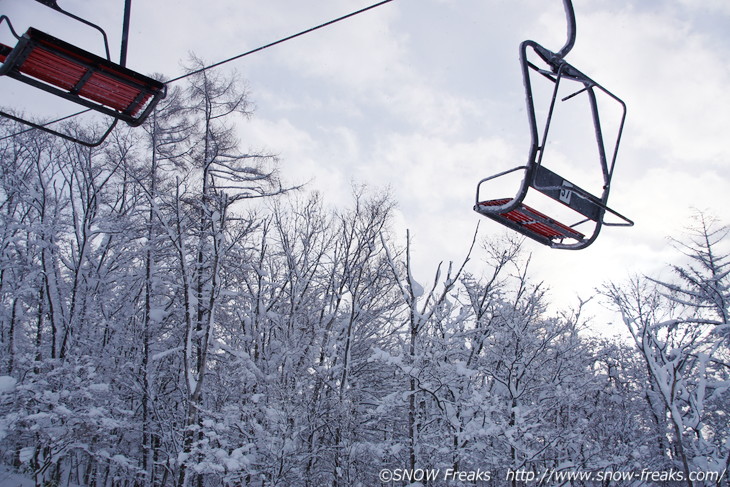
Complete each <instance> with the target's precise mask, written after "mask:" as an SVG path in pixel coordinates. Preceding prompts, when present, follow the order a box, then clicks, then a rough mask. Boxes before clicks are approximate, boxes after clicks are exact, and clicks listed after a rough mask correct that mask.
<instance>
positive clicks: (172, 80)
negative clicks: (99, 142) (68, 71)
mask: <svg viewBox="0 0 730 487" xmlns="http://www.w3.org/2000/svg"><path fill="white" fill-rule="evenodd" d="M393 1H394V0H382V1H380V2H377V3H374V4H372V5H369V6H367V7H364V8H361V9H359V10H356V11H354V12H350V13H349V14H346V15H343V16H341V17H337V18H336V19H332V20H329V21H327V22H324V23H322V24H319V25H316V26H314V27H310V28H308V29H305V30H303V31H301V32H297V33H296V34H292V35H289V36H286V37H282V38H281V39H278V40H276V41H274V42H269V43H268V44H264V45H262V46H259V47H257V48H255V49H251V50H249V51H246V52H243V53H241V54H237V55H235V56H232V57H229V58H227V59H224V60H222V61H218V62H215V63H213V64H209V65H207V66H204V67H202V68H200V69H196V70H194V71H190V72H189V73H185V74H183V75H180V76H178V77H177V78H173V79H171V80H168V81H166V82H165V84H167V85H169V84H171V83H175V82H177V81H180V80H182V79H185V78H188V77H190V76H194V75H196V74H199V73H202V72H204V71H208V70H209V69H213V68H217V67H218V66H221V65H223V64H226V63H230V62H231V61H236V60H238V59H241V58H243V57H246V56H249V55H251V54H254V53H257V52H260V51H263V50H265V49H269V48H271V47H274V46H277V45H279V44H283V43H284V42H287V41H290V40H292V39H296V38H297V37H301V36H303V35H306V34H309V33H311V32H314V31H317V30H320V29H323V28H325V27H329V26H331V25H333V24H336V23H338V22H342V21H343V20H347V19H349V18H352V17H355V16H357V15H360V14H362V13H365V12H367V11H369V10H372V9H375V8H377V7H380V6H382V5H385V4H386V3H390V2H393ZM89 111H91V109H90V108H89V109H86V110H82V111H80V112H76V113H73V114H71V115H66V116H64V117H61V118H58V119H56V120H52V121H50V122H46V123H44V124H41V125H40V126H41V127H46V126H48V125H52V124H54V123H58V122H61V121H63V120H67V119H69V118H73V117H76V116H78V115H82V114H84V113H86V112H89ZM31 130H33V129H32V128H30V129H26V130H23V131H21V132H17V133H14V134H12V135H6V136H4V137H0V140H5V139H8V138H11V137H15V136H17V135H20V134H24V133H25V132H29V131H31Z"/></svg>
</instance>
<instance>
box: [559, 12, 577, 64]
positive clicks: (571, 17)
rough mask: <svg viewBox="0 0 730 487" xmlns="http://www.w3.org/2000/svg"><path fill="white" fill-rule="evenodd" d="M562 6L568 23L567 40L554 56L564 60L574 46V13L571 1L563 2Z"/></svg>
mask: <svg viewBox="0 0 730 487" xmlns="http://www.w3.org/2000/svg"><path fill="white" fill-rule="evenodd" d="M563 6H564V7H565V17H566V20H567V21H568V40H567V41H566V42H565V45H564V46H563V47H562V48H561V49H560V50H559V51H558V52H556V53H555V54H556V55H557V56H558V57H559V58H564V57H565V56H566V55H567V54H568V53H569V52H570V50H571V49H573V45H574V44H575V30H576V26H575V11H574V10H573V1H572V0H563Z"/></svg>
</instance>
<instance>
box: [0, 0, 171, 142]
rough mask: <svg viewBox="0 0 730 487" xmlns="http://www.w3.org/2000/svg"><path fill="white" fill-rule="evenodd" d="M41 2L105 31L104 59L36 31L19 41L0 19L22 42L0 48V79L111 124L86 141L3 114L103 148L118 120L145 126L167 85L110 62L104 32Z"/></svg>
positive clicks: (52, 0) (4, 19)
mask: <svg viewBox="0 0 730 487" xmlns="http://www.w3.org/2000/svg"><path fill="white" fill-rule="evenodd" d="M39 1H41V0H39ZM41 3H43V4H45V5H48V6H50V7H52V8H54V9H55V10H58V11H59V12H61V13H63V14H64V15H67V16H69V17H71V18H73V19H75V20H78V21H80V22H83V23H85V24H87V25H89V26H91V27H93V28H95V29H97V30H98V31H99V32H101V34H102V36H103V38H104V46H105V49H106V59H105V58H103V57H100V56H97V55H96V54H93V53H90V52H88V51H85V50H83V49H80V48H78V47H76V46H74V45H72V44H69V43H67V42H65V41H62V40H60V39H57V38H56V37H54V36H52V35H49V34H46V33H44V32H42V31H40V30H37V29H34V28H32V27H31V28H29V29H28V31H27V32H26V33H25V34H24V35H22V36H19V35H18V34H17V33H16V32H15V29H13V26H12V24H11V23H10V19H9V18H8V17H7V16H5V15H2V16H0V25H1V24H2V23H3V22H6V23H7V25H8V28H9V29H10V32H11V33H12V35H13V36H14V37H15V38H16V39H17V41H18V42H17V44H16V45H15V47H12V48H11V47H10V46H6V45H3V44H0V62H2V66H0V76H2V75H6V76H9V77H11V78H14V79H16V80H18V81H22V82H23V83H26V84H28V85H31V86H33V87H35V88H39V89H41V90H43V91H46V92H49V93H52V94H54V95H57V96H60V97H61V98H64V99H66V100H70V101H72V102H74V103H77V104H79V105H82V106H84V107H86V108H89V109H91V110H95V111H97V112H100V113H102V114H104V115H108V116H109V117H112V122H111V124H110V126H109V127H108V128H107V129H106V131H105V132H104V133H103V134H102V135H101V137H99V138H98V139H97V140H92V141H88V140H81V139H79V138H77V137H74V136H72V135H69V134H66V133H62V132H59V131H57V130H53V129H51V128H49V127H47V126H45V125H41V124H38V123H35V122H32V121H29V120H26V119H23V118H21V117H19V116H16V115H13V114H9V113H6V112H3V111H0V115H2V116H4V117H7V118H10V119H13V120H15V121H17V122H20V123H23V124H25V125H29V126H31V127H34V128H37V129H40V130H44V131H46V132H49V133H51V134H53V135H57V136H59V137H62V138H64V139H67V140H71V141H73V142H77V143H80V144H83V145H86V146H89V147H94V146H98V145H99V144H101V143H102V142H103V141H104V140H105V139H106V137H107V136H108V135H109V133H111V131H112V130H113V128H114V126H115V125H116V123H117V121H119V120H122V121H124V122H126V123H127V124H129V125H130V126H133V127H136V126H138V125H140V124H142V123H143V122H144V121H145V119H146V118H147V117H148V116H149V114H150V113H151V112H152V110H154V108H155V106H156V105H157V103H158V102H159V101H160V100H161V99H162V98H164V97H165V95H166V87H165V84H164V83H161V82H160V81H157V80H154V79H152V78H149V77H147V76H144V75H142V74H139V73H137V72H135V71H132V70H131V69H128V68H126V67H124V66H122V65H119V64H116V63H114V62H112V61H111V60H110V56H109V44H108V42H107V37H106V33H105V32H104V30H103V29H101V27H99V26H97V25H95V24H92V23H91V22H88V21H86V20H84V19H81V18H79V17H77V16H75V15H73V14H70V13H69V12H66V11H64V10H62V9H61V8H60V7H58V5H57V4H56V3H55V0H46V1H41Z"/></svg>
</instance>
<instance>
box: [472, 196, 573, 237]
mask: <svg viewBox="0 0 730 487" xmlns="http://www.w3.org/2000/svg"><path fill="white" fill-rule="evenodd" d="M510 201H511V200H510V198H503V199H497V200H490V201H482V202H479V203H477V204H476V206H474V211H476V212H477V213H479V214H481V215H484V216H486V217H489V218H491V219H492V220H495V221H497V222H499V223H501V224H503V225H505V226H507V227H509V228H512V229H513V230H516V231H518V232H520V233H521V234H523V235H525V236H527V237H530V238H532V239H533V240H536V241H538V242H540V243H542V244H545V245H551V244H552V243H553V242H555V241H562V240H563V239H574V240H578V241H582V240H583V239H585V235H583V234H582V233H580V232H578V231H576V230H575V229H573V228H571V227H569V226H568V225H565V224H563V223H560V222H559V221H557V220H554V219H553V218H550V217H549V216H547V215H545V214H543V213H540V212H539V211H537V210H535V209H534V208H531V207H529V206H527V205H525V204H524V203H520V204H519V205H518V206H517V207H516V208H514V209H512V210H510V211H507V212H504V213H498V212H495V211H493V210H491V211H490V210H489V208H493V207H495V206H502V205H505V204H507V203H509V202H510Z"/></svg>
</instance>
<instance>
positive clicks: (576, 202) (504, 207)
mask: <svg viewBox="0 0 730 487" xmlns="http://www.w3.org/2000/svg"><path fill="white" fill-rule="evenodd" d="M563 5H564V8H565V12H566V18H567V22H568V39H567V42H566V43H565V45H564V46H563V47H562V48H561V49H560V50H559V51H558V52H552V51H550V50H549V49H546V48H545V47H543V46H541V45H540V44H538V43H537V42H535V41H531V40H526V41H524V42H522V43H521V44H520V64H521V67H522V76H523V83H524V86H525V93H526V103H527V113H528V120H529V125H530V136H531V143H530V152H529V156H528V161H527V164H525V165H523V166H517V167H514V168H512V169H509V170H506V171H502V172H500V173H498V174H495V175H493V176H489V177H487V178H484V179H482V180H481V181H479V183H478V184H477V190H476V203H475V205H474V211H476V212H477V213H479V214H481V215H484V216H486V217H488V218H491V219H493V220H495V221H497V222H499V223H501V224H503V225H505V226H507V227H508V228H511V229H513V230H515V231H517V232H519V233H521V234H523V235H525V236H527V237H529V238H531V239H533V240H535V241H537V242H539V243H541V244H544V245H547V246H549V247H551V248H557V249H569V250H578V249H583V248H586V247H588V246H589V245H590V244H592V243H593V242H594V241H595V240H596V238H597V237H598V234H599V232H600V230H601V227H602V226H603V225H606V226H632V225H633V224H634V222H633V221H631V220H630V219H628V218H626V217H625V216H623V215H621V214H620V213H618V212H616V211H614V210H612V209H611V208H609V207H608V206H607V203H608V194H609V190H610V186H611V179H612V177H613V170H614V165H615V163H616V156H617V153H618V147H619V143H620V141H621V135H622V132H623V128H624V122H625V119H626V104H625V103H624V102H623V101H622V100H621V99H620V98H618V97H617V96H615V95H614V94H612V93H611V92H610V91H608V90H607V89H605V88H604V87H603V86H601V85H600V84H598V83H597V82H595V81H594V80H592V79H591V78H589V77H588V76H586V75H585V74H584V73H582V72H581V71H579V70H578V69H576V68H575V67H574V66H572V65H570V64H569V63H568V62H567V61H565V59H564V57H565V56H566V55H567V54H568V52H570V50H571V49H572V48H573V45H574V44H575V37H576V22H575V12H574V10H573V5H572V1H571V0H563ZM530 52H531V53H533V57H534V54H536V55H537V56H538V58H539V59H541V60H542V61H543V62H544V63H545V65H546V68H548V69H544V68H541V67H539V66H538V65H537V64H535V63H534V62H532V61H531V60H530V58H529V57H528V54H529V53H530ZM533 74H534V75H540V76H542V77H544V78H546V79H548V80H549V81H551V82H552V83H554V87H553V93H552V99H551V101H550V105H549V109H548V113H547V118H546V120H545V124H544V127H543V132H542V134H539V127H538V123H537V116H536V111H535V102H534V99H533V90H532V80H531V75H533ZM562 80H572V81H575V82H578V83H579V84H581V85H582V88H581V89H579V90H578V91H576V92H575V93H573V94H571V95H569V96H567V97H565V98H562V99H561V100H560V101H561V102H565V101H568V100H570V99H572V98H573V97H575V96H577V95H579V94H581V93H585V94H587V96H588V100H589V105H590V109H591V114H592V120H593V126H594V131H595V137H596V142H597V146H598V153H599V163H600V166H601V172H602V177H603V191H602V193H601V195H600V196H595V195H593V194H591V193H589V192H588V191H586V190H584V189H582V188H580V187H578V186H577V185H575V184H573V183H571V182H570V181H569V180H567V179H564V178H562V177H561V176H559V175H558V174H556V173H554V172H553V171H551V170H549V169H547V168H546V167H544V166H543V165H542V159H543V153H544V150H545V147H546V144H547V141H548V134H549V131H550V122H551V120H552V117H553V113H554V111H555V108H556V104H557V101H558V90H559V88H560V83H561V81H562ZM597 92H600V93H603V94H605V95H607V96H608V99H610V100H613V101H615V102H616V103H617V104H618V105H619V107H620V108H621V117H620V124H619V126H618V131H617V138H616V141H615V144H614V148H613V151H612V153H611V154H607V152H606V145H605V141H604V134H603V128H602V125H601V118H600V114H599V108H598V100H597V96H596V93H597ZM517 171H524V177H523V179H522V183H521V185H520V187H519V190H518V191H517V194H516V195H515V196H514V197H513V198H499V199H492V200H484V199H482V197H481V194H480V190H481V188H482V185H483V183H485V182H487V181H492V180H494V179H497V178H500V177H502V176H505V175H507V174H511V173H514V172H517ZM530 188H532V189H535V190H537V191H538V192H540V193H542V194H544V195H546V196H548V197H550V198H552V199H553V200H555V201H557V202H559V203H562V204H563V205H565V206H567V207H569V208H570V209H572V210H574V211H575V212H576V213H577V214H579V218H580V220H578V221H576V222H575V223H571V224H565V223H561V222H559V221H557V220H556V219H554V218H552V217H550V216H548V215H546V214H544V213H542V212H540V211H537V210H536V209H533V208H531V207H529V206H527V205H526V204H524V199H525V197H526V196H527V194H528V191H529V190H530ZM607 214H610V215H613V217H614V218H612V220H611V221H607V220H606V218H605V217H606V215H607ZM589 222H592V223H593V228H592V229H591V230H590V231H586V232H585V233H583V232H584V230H579V229H578V228H577V227H579V226H580V225H583V224H585V223H589ZM589 224H590V223H589Z"/></svg>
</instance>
